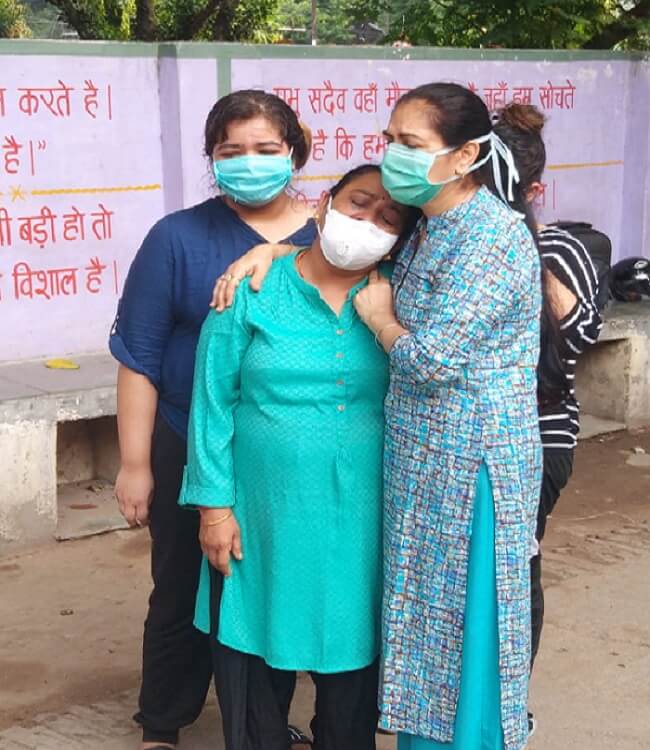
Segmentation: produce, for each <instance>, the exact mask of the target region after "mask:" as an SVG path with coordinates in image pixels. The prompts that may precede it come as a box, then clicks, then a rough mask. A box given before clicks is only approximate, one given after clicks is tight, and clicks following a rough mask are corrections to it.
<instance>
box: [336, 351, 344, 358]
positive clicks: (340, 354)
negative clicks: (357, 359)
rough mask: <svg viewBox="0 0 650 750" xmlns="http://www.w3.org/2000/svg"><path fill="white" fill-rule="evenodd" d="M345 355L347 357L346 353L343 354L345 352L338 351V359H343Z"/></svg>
mask: <svg viewBox="0 0 650 750" xmlns="http://www.w3.org/2000/svg"><path fill="white" fill-rule="evenodd" d="M343 357H345V354H343V352H336V358H337V359H343Z"/></svg>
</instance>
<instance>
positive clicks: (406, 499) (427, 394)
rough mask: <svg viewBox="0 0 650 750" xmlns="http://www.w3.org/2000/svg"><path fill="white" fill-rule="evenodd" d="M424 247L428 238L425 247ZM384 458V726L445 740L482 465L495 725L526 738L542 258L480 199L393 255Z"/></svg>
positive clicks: (506, 215)
mask: <svg viewBox="0 0 650 750" xmlns="http://www.w3.org/2000/svg"><path fill="white" fill-rule="evenodd" d="M420 237H421V238H422V239H420ZM393 282H394V287H395V304H396V312H397V317H398V319H399V320H400V322H401V323H402V324H403V326H404V327H405V328H406V329H408V331H409V332H410V333H409V335H405V336H402V337H401V338H399V339H398V340H397V341H396V343H395V345H394V346H393V348H392V350H391V353H390V360H391V385H390V390H389V394H388V396H387V399H386V430H387V432H386V446H385V459H384V466H385V492H386V503H385V513H386V517H385V556H386V563H385V576H386V581H385V595H384V622H383V628H384V649H385V654H384V657H385V665H384V673H383V687H382V695H381V710H382V715H383V718H382V721H383V724H384V726H386V727H387V728H390V729H393V730H396V731H400V732H407V733H409V734H413V735H417V736H420V737H424V738H427V739H435V740H437V741H439V742H450V741H451V740H452V739H453V728H454V718H455V714H456V706H457V701H458V694H459V685H460V674H461V649H462V641H463V618H464V610H465V590H466V579H467V562H468V552H469V536H470V530H471V525H472V509H473V500H474V495H475V489H476V481H477V476H478V471H479V467H480V464H481V462H485V464H486V465H487V467H488V471H489V474H490V480H491V483H492V489H493V493H494V504H495V524H496V532H495V542H496V570H497V576H496V577H497V599H498V627H499V639H500V659H499V667H500V674H501V703H502V712H501V713H502V723H503V730H504V738H505V746H506V750H520V748H522V747H523V746H524V745H525V743H526V739H527V735H528V724H527V717H526V703H527V695H528V674H529V667H530V595H529V562H528V561H529V549H530V545H531V539H532V536H533V531H534V525H535V518H536V512H537V504H538V501H539V487H540V480H541V446H540V438H539V426H538V421H537V399H536V372H535V370H536V365H537V358H538V353H539V313H540V305H541V290H540V265H539V259H538V253H537V250H536V248H535V245H534V242H533V240H532V238H531V236H530V233H529V231H528V229H527V228H526V226H525V225H524V223H523V222H522V221H521V220H520V219H518V218H517V217H516V215H515V214H513V213H512V212H511V211H510V210H509V209H508V208H507V207H506V206H505V205H504V204H503V203H502V202H501V201H499V200H498V199H497V198H496V197H494V196H493V195H492V194H491V193H490V192H489V191H488V190H487V189H486V188H481V189H480V190H479V191H478V193H477V194H476V195H475V197H473V198H472V199H471V200H470V201H468V202H467V203H464V204H462V205H460V206H457V207H456V208H453V209H451V210H450V211H448V212H446V213H444V214H443V215H441V216H437V217H433V218H430V219H429V220H428V222H427V223H426V225H425V224H424V222H423V223H422V224H421V226H420V227H419V229H418V230H416V232H415V235H414V237H413V238H412V239H411V241H410V242H409V243H408V244H407V246H406V247H405V248H404V250H403V251H402V252H401V253H400V257H399V259H398V263H397V266H396V268H395V274H394V276H393Z"/></svg>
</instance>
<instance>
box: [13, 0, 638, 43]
mask: <svg viewBox="0 0 650 750" xmlns="http://www.w3.org/2000/svg"><path fill="white" fill-rule="evenodd" d="M23 5H28V6H29V14H28V16H27V19H28V21H30V22H32V24H33V25H34V28H36V19H43V21H42V23H41V26H43V27H47V25H48V24H49V25H50V26H52V15H51V14H52V12H55V13H58V16H59V17H60V19H62V20H63V21H64V22H65V23H67V24H68V26H69V27H71V28H72V29H74V30H75V31H76V32H77V34H78V35H79V37H80V38H81V39H124V40H144V41H163V40H186V39H199V40H211V41H244V42H275V41H289V42H298V43H307V42H309V39H310V27H311V10H312V3H311V0H49V2H47V0H22V2H21V0H0V36H2V35H4V36H8V35H12V36H23V35H26V34H28V33H29V29H28V27H27V23H26V21H25V13H24V7H23ZM317 5H318V13H317V20H318V23H317V30H316V36H317V39H318V42H319V44H354V43H356V42H358V40H359V35H358V34H357V28H358V24H362V23H365V24H367V23H369V22H371V23H375V24H377V25H378V26H379V27H381V28H382V29H383V30H384V31H385V32H386V33H385V36H384V39H383V42H384V43H390V42H392V41H396V40H402V41H407V42H409V43H411V44H414V45H430V46H444V47H505V48H537V49H540V48H541V49H577V48H587V49H611V48H619V49H634V48H636V49H648V47H649V46H650V45H649V41H650V0H318V3H317ZM55 19H56V16H55ZM38 35H39V36H40V35H43V34H42V33H41V32H40V29H39V32H38Z"/></svg>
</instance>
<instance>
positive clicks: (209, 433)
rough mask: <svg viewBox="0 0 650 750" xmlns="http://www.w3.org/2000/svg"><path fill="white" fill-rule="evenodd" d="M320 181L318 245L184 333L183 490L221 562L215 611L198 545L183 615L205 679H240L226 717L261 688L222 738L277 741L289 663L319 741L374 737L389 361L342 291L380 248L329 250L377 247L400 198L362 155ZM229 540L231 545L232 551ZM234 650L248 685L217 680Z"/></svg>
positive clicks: (353, 286)
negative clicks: (193, 353) (214, 615)
mask: <svg viewBox="0 0 650 750" xmlns="http://www.w3.org/2000/svg"><path fill="white" fill-rule="evenodd" d="M332 196H333V198H332V203H331V205H330V207H329V209H327V208H326V206H325V205H324V204H323V205H322V206H321V219H320V223H321V224H322V225H323V228H322V236H323V240H322V245H323V248H325V247H327V250H328V252H327V253H326V254H324V252H323V249H322V248H321V240H320V239H317V240H316V241H315V242H314V244H313V246H312V247H311V248H309V249H307V250H305V251H298V252H297V253H295V254H292V255H290V256H287V257H286V258H283V259H282V260H281V261H279V262H277V263H275V264H274V266H273V268H272V270H271V272H270V273H269V276H268V278H267V280H266V282H265V286H264V291H263V292H261V293H259V294H256V293H254V292H252V291H251V290H250V289H249V288H248V286H247V285H246V286H245V288H242V289H241V290H240V294H238V295H237V299H236V302H235V305H234V306H233V307H232V308H231V309H230V310H228V311H226V312H225V313H223V314H221V315H217V314H215V313H211V314H210V315H209V317H208V319H207V320H206V322H205V324H204V327H203V331H202V333H201V339H200V343H199V348H198V354H197V370H196V374H195V385H194V395H193V402H192V410H191V417H190V430H189V442H188V465H187V468H186V472H185V477H184V483H183V488H182V492H181V498H180V503H181V504H182V505H188V506H195V507H196V506H198V507H199V508H200V509H201V512H202V524H203V526H204V528H203V530H202V546H203V548H204V551H206V552H207V553H208V557H209V558H210V562H212V563H213V565H216V566H218V567H219V568H220V569H221V570H222V571H223V572H225V573H226V576H227V577H226V579H225V581H224V584H223V591H222V598H221V605H220V610H219V622H218V628H215V623H213V622H211V617H210V612H211V607H210V604H211V601H210V598H211V587H210V570H209V563H208V561H207V559H206V560H204V566H203V572H202V576H201V583H200V587H199V592H198V597H197V609H196V625H197V627H198V628H200V629H201V630H204V631H205V632H210V631H211V630H212V631H215V630H216V632H215V635H216V639H217V641H218V643H216V644H215V653H216V663H215V669H216V673H217V674H218V676H219V680H218V683H217V689H218V691H223V690H226V689H227V690H232V691H234V692H240V693H244V695H240V696H235V697H234V698H233V696H232V695H229V696H227V699H225V700H224V696H223V695H220V696H219V697H220V701H221V704H222V712H223V709H224V705H225V706H226V711H227V712H228V711H230V712H232V711H233V708H232V707H233V704H234V705H235V706H236V708H235V709H234V712H235V713H236V714H237V715H238V716H241V715H242V711H241V704H242V702H243V703H247V702H248V703H250V701H252V700H254V701H256V703H257V704H259V701H260V697H259V695H260V693H265V692H268V693H269V695H270V696H271V700H270V703H273V704H274V705H273V707H272V709H270V708H269V705H268V704H267V705H264V706H261V707H260V706H259V705H256V706H247V710H245V711H244V714H246V717H245V724H246V731H242V730H237V729H232V726H231V725H232V724H233V722H234V723H236V720H235V719H233V717H232V716H224V730H225V734H226V743H227V745H226V746H227V748H228V750H240V748H242V749H243V748H247V749H248V748H251V750H252V749H253V748H257V747H258V744H259V748H260V750H275V745H274V744H273V739H272V738H273V736H274V730H275V726H274V723H275V724H277V725H278V726H277V729H278V731H277V736H278V748H279V749H280V748H282V750H284V749H285V748H286V736H287V735H286V725H287V721H288V718H287V712H288V700H287V699H286V696H287V694H289V697H290V693H291V691H292V686H291V684H289V686H288V687H287V684H286V680H287V679H289V681H291V680H295V674H294V673H295V670H306V671H310V672H312V673H315V676H314V680H315V683H316V689H317V695H319V694H321V693H322V695H321V698H322V700H321V698H317V706H316V718H315V721H314V724H313V725H312V728H313V729H314V734H315V741H316V745H317V747H319V748H322V750H329V749H330V748H331V750H348V748H349V750H366V748H367V749H369V750H371V749H372V748H374V733H375V727H376V720H377V708H376V682H377V658H378V655H379V648H380V607H381V592H382V555H381V536H382V479H381V477H382V456H383V436H384V417H383V400H384V397H385V395H386V390H387V387H388V368H387V359H386V355H385V354H384V352H383V350H382V349H381V348H380V347H379V346H377V344H376V342H375V340H374V337H373V335H372V334H371V333H370V331H369V330H368V328H367V327H366V326H365V325H364V324H363V323H362V322H361V320H360V319H359V317H358V315H357V313H356V312H355V310H354V307H353V304H352V300H353V298H354V295H355V293H356V292H357V291H358V290H359V289H360V288H362V287H363V286H364V285H365V284H366V283H367V276H368V272H369V271H370V270H371V269H372V267H374V265H375V264H376V260H378V258H379V256H377V257H376V259H375V263H374V264H373V266H370V267H369V266H368V263H367V260H368V259H369V256H368V254H367V253H366V254H365V255H363V256H362V258H361V262H364V259H366V262H365V266H364V267H362V268H359V264H358V263H353V262H351V261H350V257H347V258H346V257H344V256H345V254H346V253H347V252H352V253H354V251H355V250H358V249H359V248H354V247H352V246H350V247H349V246H348V245H347V244H346V243H347V242H348V238H346V237H344V236H342V235H345V234H346V233H348V234H350V235H351V234H356V233H357V232H356V230H362V231H361V235H360V236H366V237H368V243H369V244H372V242H374V241H375V239H376V238H378V240H379V241H378V247H381V242H382V241H383V242H384V245H385V242H386V239H388V240H389V246H390V244H394V242H395V241H396V240H397V236H398V235H399V234H400V233H401V232H402V230H404V228H405V223H406V221H407V218H406V217H407V214H406V211H405V209H404V208H403V207H401V206H398V205H397V204H395V203H394V202H392V201H391V200H390V198H389V197H388V195H387V194H386V192H385V191H384V190H383V188H382V187H381V183H380V177H379V171H378V169H377V168H376V167H363V168H361V169H359V170H355V171H354V172H353V173H352V175H348V176H347V177H346V178H344V180H343V182H342V183H341V184H339V185H338V186H337V187H336V188H335V189H333V191H332ZM350 219H352V221H351V223H350ZM354 220H357V221H354ZM346 222H347V223H346ZM377 228H379V229H380V230H381V231H380V232H379V233H377V231H376V230H377ZM364 232H365V234H364ZM387 235H388V237H387ZM326 236H327V244H326ZM373 238H375V239H373ZM391 238H392V242H391ZM366 249H367V248H366ZM384 252H386V250H384ZM326 257H327V258H328V259H329V260H328V259H326ZM332 260H336V262H337V263H339V264H340V265H339V267H338V268H336V267H335V266H334V265H333V263H332ZM353 266H354V268H352V267H353ZM280 302H281V304H280ZM205 519H209V520H205ZM204 520H205V523H203V521H204ZM210 536H212V537H213V538H212V540H211V539H210ZM217 537H218V538H217ZM240 540H241V541H240ZM240 544H241V550H242V554H241V555H239V545H240ZM229 545H230V547H229ZM231 551H232V553H233V557H235V558H237V557H240V558H241V559H235V560H233V561H232V564H231V561H230V560H229V557H230V552H231ZM213 577H214V574H213ZM212 593H213V596H214V591H213V592H212ZM212 603H214V602H212ZM224 654H226V655H227V658H225V659H224ZM233 654H235V655H244V659H245V661H244V662H243V664H244V667H243V672H244V673H248V672H249V671H250V670H255V680H256V685H255V690H254V691H250V694H249V693H248V692H247V691H246V690H243V691H242V690H241V684H240V681H236V682H237V684H236V685H235V684H234V683H233V682H232V680H230V679H229V678H230V677H232V674H230V673H231V672H232V671H233V670H236V671H237V672H238V674H239V675H241V673H242V659H235V662H236V665H235V666H233V659H232V657H233ZM260 661H261V662H263V664H264V668H263V669H262V672H261V674H262V679H265V680H268V682H269V684H270V685H271V686H272V687H271V689H270V690H269V691H265V690H264V689H263V688H261V687H260V685H259V680H260ZM246 665H248V666H246ZM224 671H225V672H227V673H228V674H226V675H225V676H224V677H223V680H222V676H223V673H224ZM287 675H289V677H288V678H287ZM226 685H227V686H228V687H226ZM233 685H234V687H233ZM278 685H279V687H278ZM252 693H255V695H254V697H251V694H252ZM319 704H320V707H319ZM278 705H282V709H281V710H279V711H278V710H277V707H278ZM259 714H263V715H264V720H263V724H264V726H263V727H261V728H260V732H261V735H260V737H259V738H258V739H256V738H255V735H256V730H255V728H254V727H253V728H252V729H251V726H250V725H251V724H253V725H254V724H255V721H256V717H257V716H258V715H259ZM346 716H347V717H349V720H347V719H346V718H345V717H346ZM280 725H283V726H280ZM229 735H230V736H229ZM245 735H247V736H246V737H245ZM319 735H320V736H319ZM258 740H259V741H258ZM256 742H257V743H258V744H256Z"/></svg>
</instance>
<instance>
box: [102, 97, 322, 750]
mask: <svg viewBox="0 0 650 750" xmlns="http://www.w3.org/2000/svg"><path fill="white" fill-rule="evenodd" d="M309 148H310V142H309V134H308V132H307V131H305V130H304V129H303V128H302V127H301V125H300V123H299V122H298V119H297V117H296V115H295V113H294V112H293V110H292V109H291V108H290V107H289V106H288V105H287V104H285V103H284V102H283V101H282V100H281V99H279V98H278V97H276V96H273V95H271V94H266V93H264V92H261V91H238V92H235V93H233V94H230V95H228V96H226V97H223V98H222V99H220V100H219V101H218V102H217V103H216V104H215V106H214V107H213V109H212V111H211V112H210V114H209V115H208V119H207V122H206V127H205V153H206V156H207V157H208V158H209V159H210V160H211V161H212V162H213V169H214V173H215V178H216V181H217V185H218V186H219V188H220V190H221V193H222V196H221V197H218V198H213V199H210V200H208V201H205V202H204V203H201V204H199V205H197V206H193V207H192V208H189V209H186V210H183V211H178V212H176V213H173V214H170V215H169V216H166V217H165V218H163V219H161V220H160V221H159V222H158V223H157V224H155V225H154V227H153V228H152V229H151V231H150V232H149V233H148V235H147V236H146V238H145V240H144V242H143V243H142V246H141V248H140V250H139V251H138V253H137V255H136V257H135V259H134V261H133V263H132V265H131V269H130V271H129V275H128V278H127V280H126V284H125V287H124V292H123V295H122V299H121V300H120V303H119V307H118V312H117V317H116V320H115V324H114V326H113V330H112V332H111V338H110V349H111V352H112V353H113V355H114V356H115V357H116V359H118V360H119V362H120V368H119V374H118V426H119V434H120V454H121V468H120V472H119V475H118V478H117V483H116V494H117V498H118V502H119V506H120V510H121V511H122V513H123V515H124V517H125V518H126V519H127V521H128V522H129V523H130V524H131V525H132V526H135V525H137V526H142V525H145V524H149V528H150V533H151V539H152V552H151V556H152V565H151V570H152V578H153V584H154V586H153V591H152V593H151V597H150V600H149V612H148V614H147V619H146V622H145V628H144V643H143V674H142V686H141V691H140V701H139V711H138V713H137V714H136V716H135V719H136V721H137V722H138V723H140V724H141V726H142V729H143V735H142V743H143V744H142V750H151V749H152V748H160V747H171V748H173V747H175V746H176V743H177V742H178V733H179V729H180V728H181V727H183V726H186V725H187V724H190V723H192V722H193V721H194V720H195V719H196V718H197V716H198V715H199V713H200V711H201V709H202V707H203V703H204V701H205V697H206V694H207V690H208V686H209V682H210V678H211V674H212V668H211V658H210V648H209V641H208V638H207V637H206V636H205V635H204V634H202V633H200V632H199V631H197V630H195V629H194V627H193V624H192V620H193V614H194V602H195V594H196V588H197V581H198V574H199V566H200V562H201V549H200V546H199V523H200V519H199V516H198V514H194V513H187V512H185V511H183V510H182V509H180V508H179V507H178V505H177V500H178V495H179V490H180V484H181V477H182V472H183V466H184V465H185V463H186V437H187V422H188V416H189V408H190V399H191V393H192V379H193V373H194V358H195V352H196V346H197V343H198V337H199V332H200V329H201V325H202V323H203V320H204V318H205V316H206V314H207V312H208V310H209V302H210V298H211V292H212V287H213V285H214V281H215V279H216V278H217V277H218V276H220V275H221V274H223V272H224V270H225V269H226V268H227V267H228V265H229V264H230V263H231V262H232V261H234V260H236V259H237V258H238V257H239V256H241V255H242V254H243V253H244V252H246V251H247V250H249V249H250V248H251V247H253V246H254V245H257V244H259V243H261V242H267V241H271V242H278V241H287V242H289V243H291V244H294V245H296V246H306V245H310V244H311V242H312V240H313V238H314V234H315V231H316V228H315V224H314V222H313V221H312V220H311V211H310V209H309V208H308V207H307V206H306V205H305V204H304V203H301V202H299V201H298V200H296V199H295V198H293V197H292V196H291V195H290V194H289V193H288V192H287V188H288V187H289V184H290V181H291V175H292V171H293V169H300V168H302V167H303V166H304V165H305V163H306V161H307V158H308V156H309ZM201 523H207V524H208V525H209V519H206V518H204V519H203V520H202V521H201Z"/></svg>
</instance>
